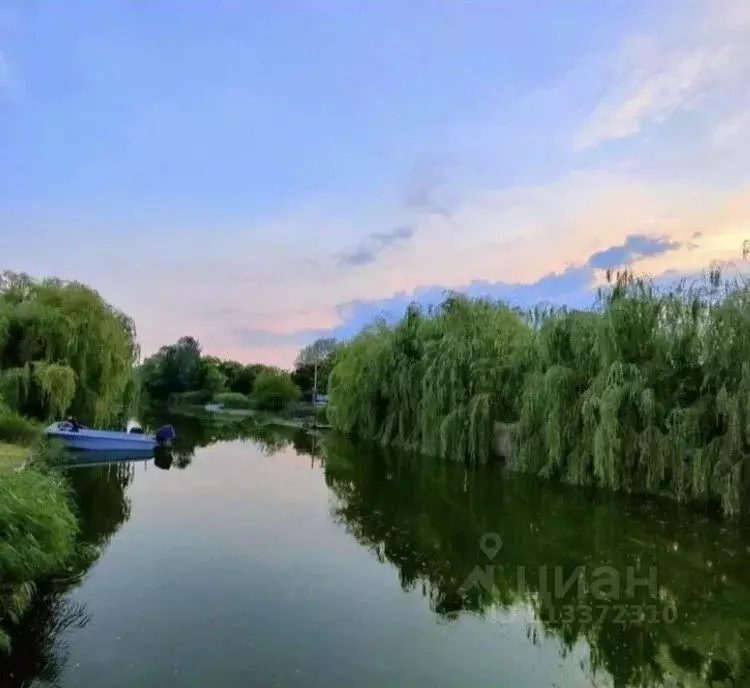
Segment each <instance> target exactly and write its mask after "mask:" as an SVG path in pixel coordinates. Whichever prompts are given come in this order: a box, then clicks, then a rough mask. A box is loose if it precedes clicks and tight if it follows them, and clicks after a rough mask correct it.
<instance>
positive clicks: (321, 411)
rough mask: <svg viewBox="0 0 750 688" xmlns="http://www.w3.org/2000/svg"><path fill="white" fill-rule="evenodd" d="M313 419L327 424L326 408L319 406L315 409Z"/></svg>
mask: <svg viewBox="0 0 750 688" xmlns="http://www.w3.org/2000/svg"><path fill="white" fill-rule="evenodd" d="M315 421H316V422H317V423H320V424H321V425H328V409H327V407H325V406H320V407H318V408H316V409H315Z"/></svg>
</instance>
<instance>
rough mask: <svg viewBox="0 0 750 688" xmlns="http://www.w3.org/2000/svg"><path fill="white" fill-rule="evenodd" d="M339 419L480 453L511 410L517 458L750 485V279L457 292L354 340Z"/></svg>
mask: <svg viewBox="0 0 750 688" xmlns="http://www.w3.org/2000/svg"><path fill="white" fill-rule="evenodd" d="M330 394H331V409H330V411H329V418H330V420H331V422H332V423H333V425H334V427H336V428H337V429H339V430H341V431H343V432H345V433H349V434H352V435H355V436H360V437H364V438H369V439H377V440H379V441H381V442H383V443H386V444H395V445H401V446H404V447H406V448H409V449H416V450H419V451H423V452H425V453H429V454H434V455H438V456H442V457H446V458H451V459H456V460H467V461H469V462H474V463H476V462H482V461H484V460H486V459H487V458H488V457H489V455H490V453H491V447H492V441H493V436H494V435H493V433H495V432H496V431H495V428H496V423H497V422H498V421H502V422H503V423H512V424H513V425H512V427H513V447H514V449H513V451H512V455H511V456H510V457H508V458H509V466H510V467H511V468H512V469H515V470H518V471H521V472H525V473H532V474H536V475H540V476H542V477H545V478H549V479H553V480H560V481H565V482H570V483H574V484H579V485H594V486H600V487H606V488H609V489H614V490H623V491H628V492H644V493H653V494H661V495H667V496H669V497H672V498H674V499H677V500H679V501H681V502H688V501H696V502H703V503H707V502H708V503H716V504H719V505H720V506H721V508H722V510H723V512H724V513H725V514H728V515H736V514H738V513H740V512H742V511H744V510H745V509H746V505H747V503H748V501H749V500H748V497H750V463H748V459H749V457H750V453H749V452H750V289H748V288H747V287H746V285H745V284H744V283H743V282H742V281H734V282H728V281H725V280H724V279H723V278H722V275H721V274H720V273H719V272H717V271H712V272H711V273H709V274H707V276H706V279H705V280H704V281H703V282H700V283H693V284H688V283H680V284H677V285H675V286H673V287H671V288H669V289H662V290H660V289H657V288H656V287H655V286H654V284H653V283H652V282H651V281H649V280H647V279H641V278H636V277H635V276H633V275H632V274H631V273H629V272H622V273H619V274H617V275H614V276H610V283H609V286H608V287H607V288H605V289H603V290H602V291H601V292H600V294H599V296H598V299H597V301H596V303H595V304H594V306H593V307H592V308H591V309H590V310H586V311H571V310H567V309H547V310H536V311H534V312H531V313H528V314H526V317H522V316H521V315H519V314H518V313H516V312H514V311H513V310H511V309H510V308H508V307H507V306H506V305H504V304H501V303H493V302H489V301H486V300H477V301H471V300H468V299H466V298H464V297H459V296H456V295H450V296H449V297H448V298H447V299H446V300H445V301H444V303H443V304H442V305H441V306H440V307H439V308H437V309H435V310H434V311H427V312H424V311H422V310H420V309H419V308H417V307H416V306H413V307H411V308H410V309H409V311H408V313H407V314H406V315H405V316H404V318H403V319H402V320H401V321H400V322H399V323H397V324H396V325H395V326H388V325H386V324H384V323H382V322H380V323H377V324H375V325H373V326H372V327H370V328H369V329H367V330H366V331H364V332H363V333H361V334H360V335H358V336H357V337H355V338H354V339H353V340H352V341H350V342H348V343H347V344H346V345H345V346H343V347H342V349H341V351H340V352H339V354H338V356H337V361H336V364H335V366H334V369H333V371H332V374H331V381H330Z"/></svg>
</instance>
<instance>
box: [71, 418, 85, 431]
mask: <svg viewBox="0 0 750 688" xmlns="http://www.w3.org/2000/svg"><path fill="white" fill-rule="evenodd" d="M68 423H70V429H71V430H72V431H73V432H78V431H79V430H80V429H81V427H82V426H81V424H80V423H79V422H78V419H77V418H75V417H74V416H68Z"/></svg>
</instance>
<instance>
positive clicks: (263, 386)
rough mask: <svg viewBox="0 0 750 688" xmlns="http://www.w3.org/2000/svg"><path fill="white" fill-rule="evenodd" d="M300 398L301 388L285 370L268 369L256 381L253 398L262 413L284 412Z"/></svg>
mask: <svg viewBox="0 0 750 688" xmlns="http://www.w3.org/2000/svg"><path fill="white" fill-rule="evenodd" d="M299 397H300V390H299V387H297V385H295V384H294V382H293V381H292V377H291V375H290V374H289V373H287V372H286V371H285V370H280V369H278V368H268V369H266V370H264V371H263V372H262V373H260V374H259V375H258V377H257V378H256V379H255V383H254V385H253V397H252V398H253V402H254V404H255V407H256V408H257V409H259V410H261V411H274V412H279V411H283V410H284V409H286V408H288V407H289V406H290V405H291V404H293V403H294V402H295V401H297V399H299Z"/></svg>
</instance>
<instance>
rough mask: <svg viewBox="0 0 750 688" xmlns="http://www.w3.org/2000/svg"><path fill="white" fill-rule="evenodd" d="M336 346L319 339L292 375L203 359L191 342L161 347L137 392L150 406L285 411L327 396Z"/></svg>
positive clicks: (142, 370)
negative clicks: (210, 405) (220, 405)
mask: <svg viewBox="0 0 750 688" xmlns="http://www.w3.org/2000/svg"><path fill="white" fill-rule="evenodd" d="M336 347H337V343H336V341H335V340H333V339H319V340H317V341H316V342H313V343H312V344H310V345H309V346H307V347H305V348H303V349H302V350H301V351H300V353H299V355H298V357H297V360H296V362H295V366H294V370H293V371H292V372H289V371H287V370H283V369H281V368H278V367H275V366H268V365H263V364H259V363H252V364H243V363H239V362H237V361H232V360H223V359H220V358H217V357H215V356H207V355H204V354H203V351H202V348H201V345H200V343H199V342H198V340H197V339H195V338H194V337H191V336H185V337H181V338H180V339H179V340H178V341H177V342H175V343H174V344H169V345H166V346H163V347H161V349H159V351H158V352H156V353H155V354H154V355H153V356H150V357H148V358H147V359H146V360H145V361H144V362H143V363H142V364H141V365H140V366H138V368H137V371H136V375H137V379H138V382H139V389H140V392H141V394H142V395H143V399H144V401H145V402H146V403H150V404H157V405H159V404H167V405H169V404H206V403H207V402H210V401H214V402H218V403H223V404H224V405H225V406H227V407H248V406H253V407H255V408H258V409H261V410H267V411H281V410H284V409H285V408H287V407H288V406H289V405H290V404H292V403H294V402H296V401H298V400H300V399H301V400H304V401H312V395H313V390H314V389H317V390H318V393H321V391H323V392H324V391H325V390H326V389H327V385H328V376H329V374H330V371H331V369H332V367H333V358H334V353H335V350H336Z"/></svg>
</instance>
